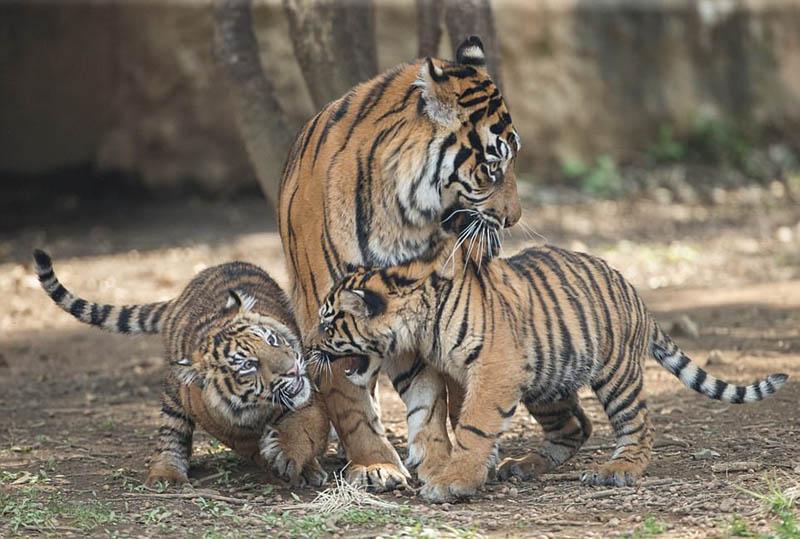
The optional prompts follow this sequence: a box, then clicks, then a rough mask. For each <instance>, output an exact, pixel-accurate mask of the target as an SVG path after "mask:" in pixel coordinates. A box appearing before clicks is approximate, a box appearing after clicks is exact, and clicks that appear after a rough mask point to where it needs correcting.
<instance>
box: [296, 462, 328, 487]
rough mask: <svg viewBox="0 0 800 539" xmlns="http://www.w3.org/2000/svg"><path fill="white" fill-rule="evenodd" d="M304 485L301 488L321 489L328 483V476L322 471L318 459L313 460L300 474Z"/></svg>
mask: <svg viewBox="0 0 800 539" xmlns="http://www.w3.org/2000/svg"><path fill="white" fill-rule="evenodd" d="M300 478H301V479H302V484H301V485H300V486H303V487H305V486H309V487H321V486H322V485H324V484H325V483H327V482H328V474H327V473H326V472H325V470H323V469H322V466H321V465H320V463H319V461H318V460H317V459H316V458H313V459H311V460H310V461H309V462H308V463H307V464H306V465H305V466H304V467H303V471H302V472H301V473H300Z"/></svg>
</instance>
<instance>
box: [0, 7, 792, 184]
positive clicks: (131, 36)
mask: <svg viewBox="0 0 800 539" xmlns="http://www.w3.org/2000/svg"><path fill="white" fill-rule="evenodd" d="M376 3H377V5H378V9H377V16H378V23H377V34H378V40H377V41H378V58H379V62H380V65H381V68H385V67H389V66H391V65H394V64H396V63H398V62H400V61H403V60H406V59H410V58H412V57H413V56H414V55H415V53H416V50H415V49H416V27H415V26H416V19H415V17H416V14H415V11H414V1H413V0H396V1H392V2H387V1H380V0H378V1H377V2H376ZM257 5H258V7H257V11H256V20H257V25H258V32H257V33H258V37H259V41H260V43H261V46H262V56H263V58H262V59H263V64H264V67H265V69H266V70H267V72H268V73H269V74H270V75H271V76H272V78H273V80H274V81H275V84H276V86H277V88H278V93H279V98H280V100H281V101H282V103H283V104H284V106H285V107H286V109H287V111H288V112H289V114H290V116H291V118H290V119H291V121H292V122H293V123H294V125H295V126H297V127H298V128H299V126H300V125H301V124H302V122H303V121H304V120H305V119H306V118H308V117H310V116H311V115H313V113H314V112H315V111H313V110H312V106H311V102H310V98H309V95H308V91H307V89H306V88H305V87H304V84H303V81H302V77H301V75H300V72H299V70H298V68H297V65H296V63H295V61H294V58H293V55H292V47H291V43H290V41H289V39H288V34H287V32H288V25H287V22H286V20H285V17H284V14H283V10H282V8H281V6H280V4H279V3H278V2H277V1H269V2H258V4H257ZM493 5H494V10H495V16H496V22H497V29H498V33H499V38H500V41H501V44H502V54H503V58H504V77H505V88H504V93H505V94H506V96H507V100H508V102H509V106H510V108H511V112H512V115H513V117H514V121H515V124H516V125H517V127H518V129H519V131H520V132H521V134H522V137H523V144H524V158H523V159H522V161H521V163H520V171H521V172H522V173H523V174H524V173H528V172H540V171H543V170H545V169H547V168H551V169H552V167H554V166H558V163H560V162H563V161H564V160H568V159H574V158H578V157H580V158H584V159H590V158H592V157H593V156H596V155H599V154H608V155H611V156H613V157H615V158H616V159H621V160H625V159H629V158H631V157H635V156H636V155H639V154H641V153H643V152H646V151H647V149H648V147H650V145H652V144H653V142H654V140H655V139H656V137H657V134H658V130H659V128H660V127H661V126H662V125H669V126H671V127H673V128H674V129H676V130H677V132H681V130H689V129H691V126H692V124H693V122H695V121H696V120H697V118H698V117H699V116H701V115H711V116H715V117H720V118H724V119H732V120H735V121H736V122H739V123H741V124H745V125H747V126H749V127H751V128H752V129H753V130H754V132H762V131H768V132H770V133H772V134H773V135H774V134H776V133H777V134H778V136H785V137H788V138H792V137H796V135H795V133H798V132H800V131H798V127H800V0H783V1H778V0H772V1H766V0H763V1H755V0H753V1H737V0H695V1H688V0H661V1H655V0H614V1H612V0H569V1H568V0H540V1H536V2H534V1H530V2H527V1H523V0H517V1H509V0H496V1H495V2H494V4H493ZM211 37H212V19H211V9H210V3H209V2H207V1H206V2H122V1H116V2H114V1H109V2H104V3H97V2H93V3H88V2H86V3H83V2H80V3H79V2H58V3H51V4H47V3H25V4H23V3H16V4H12V3H3V4H0V42H1V43H2V44H3V46H2V47H0V71H2V80H0V170H2V171H11V172H26V173H38V172H44V171H49V170H52V169H57V168H64V167H68V166H72V165H75V164H82V163H93V164H95V165H96V166H97V167H98V168H99V169H100V170H122V171H126V172H130V173H133V174H135V175H137V176H138V177H139V178H140V179H141V181H142V182H143V183H144V184H145V185H147V186H149V187H153V188H155V189H158V188H174V187H179V186H184V185H187V184H189V185H191V186H192V187H196V188H199V189H202V190H205V191H208V192H212V193H218V192H225V191H230V190H235V189H237V188H239V187H241V186H243V185H247V184H252V183H254V180H253V178H252V171H251V169H250V167H249V165H248V163H247V160H246V156H245V152H244V150H243V148H242V145H241V143H240V141H239V139H238V134H237V131H236V128H235V125H234V120H233V115H232V112H231V107H230V105H229V103H228V93H227V88H226V81H225V80H224V79H223V77H222V74H221V72H220V71H219V70H218V69H217V67H216V66H215V64H214V61H213V55H212V50H211V43H212V39H211ZM449 50H450V45H449V44H448V43H446V42H445V43H443V44H442V48H441V51H442V52H443V53H446V51H449ZM343 61H346V60H345V59H343ZM791 142H793V143H796V142H797V140H796V139H795V140H793V141H791ZM281 165H282V163H276V164H275V166H276V167H280V166H281ZM1 182H2V179H1V178H0V189H2V183H1Z"/></svg>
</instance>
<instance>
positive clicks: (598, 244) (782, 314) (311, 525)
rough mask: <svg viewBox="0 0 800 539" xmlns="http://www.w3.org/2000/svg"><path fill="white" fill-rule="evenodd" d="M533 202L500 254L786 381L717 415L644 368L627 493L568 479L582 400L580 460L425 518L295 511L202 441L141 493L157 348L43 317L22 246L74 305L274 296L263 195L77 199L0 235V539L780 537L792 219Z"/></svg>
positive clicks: (778, 208)
mask: <svg viewBox="0 0 800 539" xmlns="http://www.w3.org/2000/svg"><path fill="white" fill-rule="evenodd" d="M773 187H775V186H773ZM540 195H541V196H540ZM545 195H548V193H546V192H545V193H534V194H533V196H531V195H530V193H528V194H526V197H528V198H529V199H530V200H532V199H533V198H536V199H537V200H542V199H547V200H548V203H547V204H534V203H532V202H528V203H526V210H525V213H524V215H525V219H526V222H527V224H528V226H529V227H534V228H535V230H536V232H535V233H530V234H529V233H527V232H525V231H524V230H523V227H517V228H518V229H519V230H518V231H516V232H514V233H513V234H512V237H511V238H509V239H508V241H507V243H506V246H505V250H506V252H507V253H510V252H513V251H514V250H516V249H517V248H519V246H521V245H523V244H526V243H533V242H541V241H543V238H546V239H547V240H548V241H550V242H554V243H559V244H562V245H567V246H571V247H573V248H577V249H583V250H588V251H589V252H592V253H595V254H598V255H601V256H604V257H606V258H607V259H608V260H610V261H611V262H612V264H613V265H614V266H616V267H617V268H618V269H620V270H621V271H622V272H623V274H625V275H626V276H627V277H628V278H629V279H630V280H631V281H632V282H633V283H634V284H635V285H636V286H637V287H639V289H640V290H641V291H642V293H643V295H644V296H645V298H646V300H647V302H648V304H649V306H650V308H651V310H652V311H653V312H654V313H655V315H656V317H657V319H658V320H659V321H661V322H663V323H664V325H666V326H667V327H670V326H672V325H673V323H674V322H675V321H678V323H677V324H675V325H676V327H675V330H676V331H675V333H674V335H675V337H676V340H677V341H678V342H679V343H680V344H681V345H682V346H683V347H684V348H685V349H686V350H687V351H688V352H689V353H690V354H691V355H692V356H693V358H694V359H695V360H696V361H697V362H698V363H699V364H700V365H702V366H705V367H707V369H708V370H710V371H711V372H713V373H714V374H716V375H719V376H721V377H723V378H725V379H728V380H731V381H736V382H751V381H753V380H754V379H756V378H758V377H761V376H764V375H766V374H768V373H772V372H786V373H788V374H790V375H791V376H792V378H791V380H790V382H789V383H788V384H787V385H786V386H785V387H784V388H783V389H782V390H781V391H780V392H779V393H778V394H777V395H776V396H774V397H773V398H771V399H769V400H767V401H764V402H762V403H759V404H755V405H747V406H736V405H724V404H720V403H718V402H711V401H708V400H706V399H704V398H703V397H701V396H699V395H697V394H694V393H693V392H691V391H689V390H687V389H685V388H683V386H682V385H681V384H680V383H679V382H678V381H677V380H675V379H674V378H673V377H672V376H671V375H669V374H668V373H667V372H666V371H664V370H663V369H661V368H660V367H659V366H658V365H657V364H656V363H655V362H651V363H650V364H649V365H648V367H647V370H646V386H645V387H646V391H647V392H648V398H649V406H650V409H651V410H652V413H653V417H654V422H655V427H656V444H655V451H654V455H653V461H652V464H651V466H650V468H649V470H648V473H647V475H646V477H645V478H644V480H643V481H642V482H641V484H640V485H639V486H638V487H635V488H616V489H609V488H600V487H587V486H583V485H582V484H581V483H580V482H579V481H577V477H578V473H579V472H580V471H581V470H583V469H585V468H586V467H588V466H589V465H591V464H592V463H598V462H602V461H603V460H604V459H606V458H608V457H609V456H610V453H611V451H612V441H613V440H612V437H611V433H610V429H609V427H608V423H607V421H606V419H605V418H604V416H603V413H602V410H601V408H600V407H599V404H598V403H597V401H596V400H595V399H594V398H593V397H590V396H588V394H587V395H586V398H585V402H586V407H587V409H588V413H589V414H590V416H591V418H592V420H593V423H594V425H595V433H594V434H593V436H592V438H591V439H590V440H589V442H588V443H587V445H586V446H585V447H584V448H583V449H582V450H581V452H580V453H579V454H578V456H577V457H576V458H575V459H574V460H572V461H571V462H569V463H567V464H566V465H564V466H563V467H562V468H561V469H560V470H558V473H555V474H551V475H548V476H545V477H543V478H541V479H540V480H539V481H536V482H531V483H496V482H494V483H490V484H488V485H487V487H486V488H485V490H484V491H483V492H482V493H481V494H480V495H479V496H477V497H476V498H474V499H473V500H472V501H470V502H468V503H459V504H453V505H447V504H446V505H443V506H430V507H429V506H426V505H424V504H422V503H421V501H420V500H419V499H418V498H417V497H415V496H414V493H413V491H407V492H401V493H390V494H385V495H381V496H380V499H381V500H382V501H384V502H386V503H387V504H391V505H390V506H389V507H388V508H380V507H371V506H367V507H361V508H359V507H354V508H350V509H348V510H345V511H343V512H340V513H338V514H320V513H319V512H317V511H314V510H309V509H307V508H304V506H302V505H301V504H302V503H303V502H309V501H311V500H312V499H313V498H314V497H315V495H316V493H315V492H314V491H313V490H310V489H290V488H287V487H286V486H284V485H282V484H277V483H270V482H269V481H270V479H269V477H268V476H267V475H266V474H265V473H263V472H262V471H260V470H258V469H255V468H253V467H251V466H249V465H247V464H245V463H242V462H240V461H238V460H237V459H236V458H235V457H233V456H231V454H230V453H229V452H228V451H227V450H226V449H225V448H224V447H220V446H219V444H217V443H215V442H214V441H213V440H212V439H211V438H210V437H208V436H206V435H205V434H202V433H198V435H197V436H196V439H195V440H196V442H195V455H194V458H193V467H192V470H191V472H190V476H191V478H192V479H193V481H194V488H193V489H192V490H184V491H180V492H178V491H175V490H171V491H167V492H156V491H149V490H146V489H144V488H143V487H142V486H141V482H142V480H143V479H144V477H145V474H146V470H147V465H148V460H149V457H150V455H151V453H152V451H153V450H154V448H155V440H156V429H157V418H158V410H159V405H158V396H159V384H160V379H161V377H162V375H163V373H164V363H163V361H162V359H161V354H160V342H159V340H158V339H157V338H144V337H142V338H132V337H124V336H116V335H109V334H105V333H102V332H100V331H97V330H93V329H91V328H89V327H87V326H83V325H81V324H79V323H78V322H76V321H75V320H73V319H72V318H70V317H69V316H68V315H66V314H65V313H63V312H62V311H60V310H59V309H57V308H56V307H55V306H54V305H52V304H51V303H50V301H49V299H47V298H46V297H45V295H44V294H43V293H42V291H41V290H40V289H39V286H38V282H37V281H36V279H35V277H34V276H33V274H32V272H31V264H30V261H29V256H30V251H31V249H32V248H33V247H35V246H42V247H46V248H47V249H49V250H50V251H51V253H52V254H53V256H54V260H55V265H56V270H57V272H58V274H59V276H60V278H61V279H62V281H63V282H64V283H65V284H66V285H67V286H68V287H69V288H71V289H72V290H74V291H76V292H79V293H80V294H82V295H84V296H85V297H89V298H92V299H96V300H102V301H106V302H111V303H125V302H127V303H134V302H145V301H154V300H160V299H166V298H169V297H171V296H172V295H173V294H175V293H176V292H178V291H179V290H180V289H181V287H182V286H183V285H184V284H185V283H186V282H187V281H188V279H189V278H190V277H191V276H192V275H194V274H195V273H196V272H197V271H199V270H200V269H202V268H204V267H206V266H208V265H212V264H216V263H219V262H222V261H227V260H231V259H235V258H241V259H246V260H250V261H253V262H255V263H257V264H260V265H262V266H264V267H265V268H266V269H268V270H269V271H270V273H271V274H272V275H273V276H274V277H275V278H276V279H278V281H279V282H281V283H282V284H285V282H286V273H285V270H284V266H283V254H282V251H281V248H280V242H279V239H278V236H277V233H276V232H275V227H274V223H273V222H272V221H271V219H270V218H269V216H268V212H267V211H266V205H265V203H263V202H262V201H261V200H259V199H257V198H255V197H254V198H253V199H252V200H246V201H239V202H221V203H210V202H202V201H196V200H188V201H185V202H181V203H169V204H165V203H158V204H157V203H147V204H124V203H123V202H122V201H116V202H114V203H113V204H112V203H111V202H109V201H105V202H103V203H102V204H100V205H98V206H95V205H93V204H91V203H88V204H84V203H75V201H72V202H71V203H70V205H69V207H67V208H58V207H57V208H48V209H46V210H45V209H40V210H38V212H34V213H26V214H25V215H24V216H21V217H20V219H19V224H18V226H17V227H12V229H10V230H6V231H5V232H0V298H2V299H0V535H14V534H52V535H57V536H69V535H73V536H84V535H92V536H112V537H114V536H116V537H129V536H139V537H153V536H169V537H172V536H205V537H226V536H235V537H238V536H242V537H245V536H275V535H284V536H310V537H316V536H326V535H335V534H339V535H343V536H348V537H350V536H353V537H373V536H377V535H380V536H384V537H388V536H403V537H433V536H449V537H471V536H490V537H522V536H525V537H528V536H530V537H551V538H552V537H607V536H626V535H627V536H631V537H653V536H663V537H727V536H730V535H732V534H740V533H745V532H747V533H763V534H770V533H773V534H777V533H778V532H776V531H774V530H775V529H776V526H780V525H781V519H780V518H778V517H777V516H776V515H775V514H773V513H769V512H768V511H767V510H766V509H765V508H764V504H763V503H762V502H761V501H760V500H759V499H757V497H755V496H754V495H753V494H751V493H748V492H746V491H752V492H760V493H766V492H768V491H772V493H773V494H776V493H783V495H784V496H785V497H791V496H792V495H794V496H796V495H797V494H798V492H799V491H798V489H800V450H798V449H797V442H798V439H799V437H800V411H799V410H798V401H800V204H797V203H796V202H792V201H791V200H787V194H786V193H785V192H781V189H780V188H778V187H775V188H773V189H769V188H766V189H758V188H748V189H743V190H739V191H731V192H728V193H726V194H725V196H721V197H717V198H718V200H717V202H718V203H717V204H707V205H702V204H675V203H673V204H664V203H663V201H662V202H661V203H660V202H657V201H656V200H649V199H639V200H636V201H624V202H609V201H581V200H580V199H579V198H576V197H570V196H561V195H559V194H558V193H556V194H555V195H553V193H550V195H553V196H545ZM62 210H63V211H62ZM7 221H8V219H7ZM529 236H530V237H529ZM686 317H688V319H689V322H688V323H687V322H686V320H685V318H686ZM681 320H682V321H681ZM384 385H386V384H384ZM381 398H382V405H383V415H384V419H385V425H386V427H387V430H388V431H389V433H390V437H391V439H392V441H393V442H394V443H395V445H396V447H397V448H398V450H399V451H400V452H401V453H403V452H404V451H405V434H406V428H405V424H404V421H405V420H404V417H405V412H404V408H403V405H402V402H401V401H400V400H399V399H398V398H397V396H396V395H395V394H394V393H393V391H392V390H391V388H390V387H389V386H388V385H386V387H382V392H381ZM539 436H540V431H539V428H538V426H537V425H536V424H535V423H533V422H532V421H531V420H530V419H529V418H528V417H527V416H526V415H525V414H524V413H523V412H522V411H518V412H517V415H516V417H515V420H514V423H513V427H512V429H511V430H510V432H509V433H507V434H506V435H505V436H504V437H503V439H502V449H503V452H504V454H505V455H518V454H520V453H522V452H523V451H525V450H526V449H527V448H529V447H532V446H533V445H534V444H536V443H537V440H538V439H539ZM324 464H325V466H326V468H327V469H328V470H329V472H333V471H335V470H337V469H339V468H340V467H341V466H343V465H344V462H343V461H342V460H340V459H339V458H337V457H336V453H335V451H333V448H332V450H331V451H329V453H328V456H327V457H326V459H325V463H324ZM783 520H784V524H785V518H784V519H783ZM784 527H785V526H784ZM795 529H796V528H795ZM778 536H785V537H791V535H780V534H778Z"/></svg>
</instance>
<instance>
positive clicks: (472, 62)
mask: <svg viewBox="0 0 800 539" xmlns="http://www.w3.org/2000/svg"><path fill="white" fill-rule="evenodd" d="M456 63H457V64H463V65H468V66H485V65H486V52H485V51H484V49H483V42H482V41H481V38H479V37H478V36H469V37H467V39H465V40H464V41H463V42H462V43H461V45H459V46H458V49H457V50H456Z"/></svg>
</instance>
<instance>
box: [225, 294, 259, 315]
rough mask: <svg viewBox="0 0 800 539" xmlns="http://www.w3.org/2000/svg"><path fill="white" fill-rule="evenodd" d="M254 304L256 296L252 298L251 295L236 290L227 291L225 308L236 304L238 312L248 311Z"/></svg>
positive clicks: (230, 307)
mask: <svg viewBox="0 0 800 539" xmlns="http://www.w3.org/2000/svg"><path fill="white" fill-rule="evenodd" d="M255 305H256V298H254V297H253V296H251V295H249V294H245V293H243V292H240V291H238V290H229V291H228V301H227V302H226V303H225V310H228V309H232V308H234V307H237V306H238V308H239V312H248V311H252V310H253V307H255Z"/></svg>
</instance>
